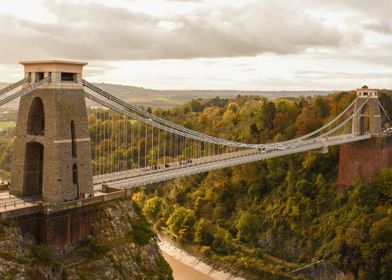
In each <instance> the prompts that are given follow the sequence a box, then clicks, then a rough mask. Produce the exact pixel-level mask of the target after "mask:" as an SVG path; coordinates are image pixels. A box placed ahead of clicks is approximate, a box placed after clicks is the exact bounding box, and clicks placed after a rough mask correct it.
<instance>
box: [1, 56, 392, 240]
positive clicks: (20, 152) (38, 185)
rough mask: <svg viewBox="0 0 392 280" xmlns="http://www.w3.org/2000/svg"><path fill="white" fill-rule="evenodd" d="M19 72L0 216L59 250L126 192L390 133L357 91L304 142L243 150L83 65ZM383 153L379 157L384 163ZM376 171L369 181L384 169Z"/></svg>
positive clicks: (11, 93)
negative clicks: (139, 101) (111, 87)
mask: <svg viewBox="0 0 392 280" xmlns="http://www.w3.org/2000/svg"><path fill="white" fill-rule="evenodd" d="M21 63H22V64H23V66H24V70H25V77H24V78H23V79H21V80H20V81H18V82H16V83H14V84H12V85H10V86H8V87H5V88H3V89H0V107H2V106H5V105H6V104H9V103H10V102H13V101H16V100H19V110H18V117H17V123H16V128H15V140H14V149H13V156H12V167H11V182H10V185H9V186H8V188H7V189H4V188H3V190H1V186H0V214H1V215H2V216H3V217H11V218H15V219H17V223H18V224H19V225H20V227H21V228H22V231H25V232H29V233H31V234H32V235H33V236H34V237H35V238H36V240H37V241H38V242H42V243H49V244H52V245H54V246H57V247H63V246H67V245H72V244H76V243H77V242H79V241H81V240H83V239H84V238H86V236H87V235H88V234H90V233H91V230H92V223H93V221H94V220H95V219H96V213H97V208H94V207H93V205H94V204H99V203H102V202H104V201H107V200H111V199H117V198H120V197H123V196H126V197H127V196H130V195H131V189H132V188H135V187H139V186H143V185H148V184H153V183H159V182H163V181H167V180H171V179H174V178H179V177H182V176H188V175H193V174H198V173H202V172H208V171H212V170H217V169H221V168H226V167H230V166H235V165H239V164H244V163H250V162H255V161H260V160H265V159H270V158H275V157H281V156H286V155H290V154H295V153H302V152H307V151H312V150H316V151H317V150H321V151H323V152H327V151H328V147H330V146H334V145H344V144H349V143H352V144H350V145H355V142H358V143H368V144H369V145H370V142H369V141H370V140H372V139H371V138H375V139H378V138H381V139H384V138H387V137H388V136H389V135H390V133H391V132H392V129H391V127H390V126H391V123H392V122H391V119H390V118H389V116H388V114H387V112H386V110H385V109H384V108H383V106H382V104H381V103H380V101H379V96H378V94H379V93H378V91H377V90H375V89H368V88H362V89H359V90H358V91H357V96H356V97H355V98H354V99H353V100H352V101H351V103H350V104H349V105H348V106H347V107H346V108H345V109H343V110H342V112H340V113H339V114H337V115H336V116H335V117H334V118H332V119H331V120H329V121H328V122H327V123H326V124H325V125H323V126H321V127H320V128H318V129H316V130H314V131H312V132H310V133H307V134H306V135H302V136H299V137H296V138H294V139H289V140H285V141H281V142H276V143H245V142H241V141H236V140H233V139H222V138H219V137H216V136H213V135H208V134H206V133H202V132H199V131H195V130H192V129H189V128H186V127H183V126H181V125H179V124H176V123H174V122H171V121H169V120H167V119H165V118H163V117H161V116H158V115H154V114H152V113H150V112H148V111H146V110H144V109H143V108H141V107H138V106H137V105H135V104H129V103H128V102H126V101H124V100H121V99H119V98H117V97H116V96H115V95H113V94H112V93H110V92H107V91H105V90H103V89H102V88H99V87H97V86H95V85H94V84H92V83H90V82H88V81H87V80H85V79H84V78H83V67H84V66H85V65H86V64H87V63H83V62H69V61H58V60H51V61H25V62H21ZM343 147H344V146H343ZM383 149H384V148H380V149H379V150H380V153H381V154H383V155H384V154H389V153H384V150H383ZM391 155H392V152H391ZM354 157H355V156H354ZM360 160H362V159H360ZM348 161H350V158H348ZM374 161H377V168H378V169H377V168H376V169H377V170H376V169H375V170H372V172H373V173H374V172H377V171H378V170H379V169H381V168H382V167H383V166H384V165H385V166H386V165H389V162H390V161H391V162H392V159H391V160H389V158H388V157H387V158H386V159H385V160H379V159H374V160H373V162H374ZM362 162H363V160H362ZM354 165H355V168H357V166H358V164H357V162H355V164H354ZM371 165H374V164H372V163H371ZM366 168H369V169H370V167H366ZM372 168H373V167H372ZM342 170H343V169H342ZM339 172H347V170H343V171H341V170H339ZM355 172H356V171H354V172H351V173H355ZM373 173H372V174H373ZM347 174H348V173H347ZM355 178H356V175H355V176H354V179H355ZM350 180H351V181H352V178H351V177H349V178H348V181H350ZM346 181H347V180H346ZM19 208H20V209H19Z"/></svg>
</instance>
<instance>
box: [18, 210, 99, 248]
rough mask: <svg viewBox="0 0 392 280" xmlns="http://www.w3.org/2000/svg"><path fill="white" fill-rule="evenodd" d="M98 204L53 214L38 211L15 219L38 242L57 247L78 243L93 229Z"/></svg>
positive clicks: (23, 230)
mask: <svg viewBox="0 0 392 280" xmlns="http://www.w3.org/2000/svg"><path fill="white" fill-rule="evenodd" d="M97 207H98V206H97V205H87V206H83V207H80V208H73V209H68V210H65V211H60V212H56V213H51V214H45V213H42V212H40V213H36V214H31V215H26V216H20V217H18V218H16V219H15V221H16V222H17V224H18V225H19V227H20V228H21V230H22V232H23V233H24V234H25V233H30V234H31V235H32V236H34V238H35V239H36V241H37V242H38V243H43V244H50V245H52V246H53V247H55V248H63V247H66V246H72V245H76V244H77V243H79V242H80V241H82V240H84V239H85V238H86V237H87V236H88V235H89V234H91V231H92V224H93V222H94V221H95V220H96V217H97V212H98V210H97V209H98V208H97Z"/></svg>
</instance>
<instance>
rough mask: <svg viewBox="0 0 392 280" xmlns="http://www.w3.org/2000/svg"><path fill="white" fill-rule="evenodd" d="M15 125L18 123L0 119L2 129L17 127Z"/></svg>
mask: <svg viewBox="0 0 392 280" xmlns="http://www.w3.org/2000/svg"><path fill="white" fill-rule="evenodd" d="M15 125H16V123H15V122H1V121H0V130H4V129H7V128H11V127H15Z"/></svg>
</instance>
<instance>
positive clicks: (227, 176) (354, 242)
mask: <svg viewBox="0 0 392 280" xmlns="http://www.w3.org/2000/svg"><path fill="white" fill-rule="evenodd" d="M353 98H354V94H353V93H352V92H345V93H339V94H333V95H329V96H327V97H315V98H295V99H292V98H288V99H276V100H267V99H264V98H259V97H245V96H243V97H240V96H239V97H237V98H235V99H230V100H226V99H219V98H215V99H210V100H193V101H191V102H189V103H187V104H185V105H183V106H180V107H178V108H175V109H172V110H165V111H162V110H157V111H156V112H155V113H157V114H159V115H162V116H165V118H168V119H170V120H172V121H174V122H176V123H180V124H182V125H184V126H186V127H189V128H192V129H195V130H199V131H203V132H206V133H208V134H211V135H216V136H219V137H222V138H227V139H234V140H240V141H245V142H254V143H256V142H270V141H278V140H284V139H290V138H292V137H294V136H297V135H302V134H305V133H307V132H310V131H312V130H314V129H316V128H318V127H320V126H321V125H322V124H323V123H325V122H327V121H328V120H329V119H331V118H333V117H334V116H335V115H336V114H338V113H339V112H340V111H342V110H343V109H344V108H345V107H346V106H347V105H348V104H349V103H350V102H351V100H352V99H353ZM381 102H382V103H383V105H384V107H386V108H387V111H389V112H391V109H392V106H391V100H390V98H389V97H388V96H387V95H383V96H382V98H381ZM338 155H339V148H338V147H333V148H331V149H330V151H329V153H328V154H321V153H317V152H309V153H305V154H297V155H291V156H287V157H282V158H275V159H270V160H266V161H260V162H257V163H251V164H245V165H241V166H236V167H232V168H226V169H223V170H219V171H214V172H209V173H205V174H200V175H197V176H191V177H186V178H180V179H177V180H174V181H170V182H167V183H164V184H157V185H154V186H149V187H145V188H144V189H143V190H141V191H140V192H138V193H136V194H135V196H134V199H135V200H136V201H137V202H138V203H139V204H140V205H142V206H143V209H144V212H145V213H146V215H147V216H148V217H149V218H150V220H151V221H152V222H153V223H154V224H155V226H156V227H157V228H158V229H159V230H160V231H162V232H168V233H169V234H170V235H171V236H173V237H174V238H175V239H176V240H177V241H179V242H180V243H181V244H183V245H184V246H185V247H186V248H187V249H188V250H190V251H192V252H193V253H194V254H197V255H199V256H201V257H203V258H204V259H206V260H208V261H209V262H212V263H219V264H220V265H222V264H223V265H224V266H225V267H227V268H230V269H233V268H234V270H237V271H242V272H245V275H246V277H247V278H248V279H285V278H290V276H288V275H287V272H289V271H291V270H293V269H295V268H297V267H300V266H302V265H304V264H308V263H311V262H315V261H317V260H328V261H330V262H332V263H333V264H334V265H335V266H336V268H337V269H339V270H341V271H344V272H346V273H351V274H352V275H354V276H355V277H358V278H361V279H391V278H390V277H391V275H392V250H391V245H392V169H388V170H384V171H383V172H382V173H381V174H380V175H379V176H378V177H377V178H375V179H374V180H373V181H372V182H362V183H361V182H359V183H358V184H357V185H355V186H352V187H351V188H349V189H348V190H347V192H346V193H345V194H344V195H338V194H337V184H336V178H337V168H338Z"/></svg>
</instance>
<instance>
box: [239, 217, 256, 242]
mask: <svg viewBox="0 0 392 280" xmlns="http://www.w3.org/2000/svg"><path fill="white" fill-rule="evenodd" d="M236 228H237V230H238V232H237V238H238V239H239V240H241V241H245V242H254V241H256V237H257V236H256V234H257V231H258V218H257V216H256V215H254V214H251V213H249V212H247V211H244V212H243V213H242V214H241V216H240V218H239V219H238V221H237V224H236Z"/></svg>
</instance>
